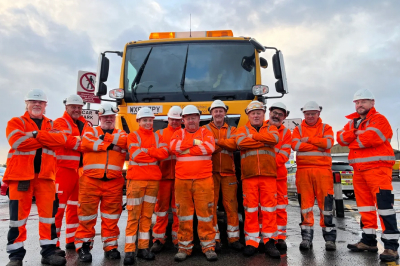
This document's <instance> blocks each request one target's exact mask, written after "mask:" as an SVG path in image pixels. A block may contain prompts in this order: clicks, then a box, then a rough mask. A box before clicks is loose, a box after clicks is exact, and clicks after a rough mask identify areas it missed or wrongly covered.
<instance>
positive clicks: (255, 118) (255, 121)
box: [247, 110, 265, 127]
mask: <svg viewBox="0 0 400 266" xmlns="http://www.w3.org/2000/svg"><path fill="white" fill-rule="evenodd" d="M264 115H265V111H264V110H254V111H251V112H249V113H248V114H247V116H248V117H249V120H250V124H251V125H252V126H255V127H260V126H262V124H263V122H264Z"/></svg>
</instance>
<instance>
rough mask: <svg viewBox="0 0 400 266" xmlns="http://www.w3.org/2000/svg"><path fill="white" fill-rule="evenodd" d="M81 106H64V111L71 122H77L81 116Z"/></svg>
mask: <svg viewBox="0 0 400 266" xmlns="http://www.w3.org/2000/svg"><path fill="white" fill-rule="evenodd" d="M82 108H83V106H82V105H77V104H70V105H67V106H65V111H67V113H68V114H69V116H70V117H71V118H72V119H73V120H77V119H78V118H79V117H80V116H81V115H82Z"/></svg>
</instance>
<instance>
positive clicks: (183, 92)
mask: <svg viewBox="0 0 400 266" xmlns="http://www.w3.org/2000/svg"><path fill="white" fill-rule="evenodd" d="M188 54H189V45H188V47H187V49H186V58H185V65H184V66H183V73H182V78H181V90H182V94H183V96H184V97H185V98H186V100H188V101H189V102H190V101H192V100H191V99H190V98H189V95H188V94H187V93H186V91H185V75H186V65H187V58H188Z"/></svg>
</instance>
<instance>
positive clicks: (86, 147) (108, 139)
mask: <svg viewBox="0 0 400 266" xmlns="http://www.w3.org/2000/svg"><path fill="white" fill-rule="evenodd" d="M102 135H104V132H103V130H102V129H101V127H100V126H98V127H88V128H86V130H85V133H84V134H83V138H82V142H81V149H82V152H83V174H84V175H86V176H89V177H93V178H103V177H104V174H106V176H107V178H108V179H112V178H122V167H123V165H124V162H125V155H126V153H122V152H117V151H114V150H107V148H108V146H110V145H111V144H114V145H116V146H118V147H120V148H121V149H123V150H125V151H127V146H126V141H127V134H126V133H125V131H123V130H120V129H114V131H113V133H112V134H109V133H106V134H105V135H104V140H101V139H100V138H99V137H100V136H102Z"/></svg>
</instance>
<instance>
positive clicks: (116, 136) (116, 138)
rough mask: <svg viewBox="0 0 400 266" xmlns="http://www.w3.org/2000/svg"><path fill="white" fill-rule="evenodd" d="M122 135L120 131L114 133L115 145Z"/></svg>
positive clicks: (113, 142)
mask: <svg viewBox="0 0 400 266" xmlns="http://www.w3.org/2000/svg"><path fill="white" fill-rule="evenodd" d="M120 136H121V134H119V133H117V134H114V138H113V141H112V142H111V143H112V144H114V145H117V143H118V139H119V137H120Z"/></svg>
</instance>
